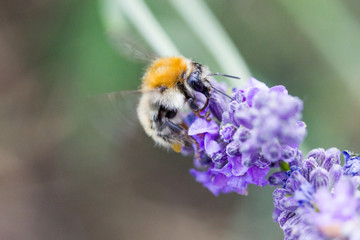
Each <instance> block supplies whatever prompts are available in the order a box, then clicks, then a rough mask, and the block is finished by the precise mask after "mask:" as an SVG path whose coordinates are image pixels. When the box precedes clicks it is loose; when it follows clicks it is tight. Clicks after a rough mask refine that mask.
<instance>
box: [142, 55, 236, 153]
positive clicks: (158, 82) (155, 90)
mask: <svg viewBox="0 0 360 240" xmlns="http://www.w3.org/2000/svg"><path fill="white" fill-rule="evenodd" d="M214 75H222V76H226V77H233V76H230V75H226V74H220V73H211V72H210V71H209V69H208V67H206V66H204V65H201V64H199V63H196V62H194V61H192V60H190V59H188V58H185V57H182V56H174V57H164V58H158V59H157V60H155V61H153V62H152V63H151V64H150V66H149V67H148V68H147V70H146V71H145V74H144V76H143V78H142V85H141V89H140V92H141V94H142V95H141V97H140V101H139V104H138V107H137V115H138V118H139V120H140V123H141V125H142V126H143V128H144V130H145V132H146V134H147V135H149V136H150V137H151V138H153V139H154V141H155V142H156V143H157V144H159V145H161V146H164V147H166V148H170V147H172V149H173V150H174V151H175V152H180V150H181V147H182V146H184V145H185V143H186V142H188V143H195V142H194V140H193V139H192V138H191V137H189V136H188V135H187V125H186V124H185V123H184V122H183V117H184V114H185V112H186V111H187V110H189V109H190V110H191V111H193V112H194V114H195V115H197V116H200V112H201V111H203V110H204V109H205V108H206V107H207V106H208V104H209V99H210V97H211V95H212V93H213V91H214V90H215V91H218V92H220V93H222V94H224V95H226V94H225V93H223V92H221V91H219V90H218V89H216V88H214V87H213V86H212V84H211V81H210V80H211V78H212V76H214ZM234 78H237V77H234ZM197 93H201V94H203V95H204V96H205V97H206V101H205V103H204V104H203V106H198V104H199V103H198V101H197V100H198V99H196V94H197ZM207 116H208V113H207V114H205V115H204V116H200V117H204V118H206V117H207Z"/></svg>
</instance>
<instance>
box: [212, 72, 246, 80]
mask: <svg viewBox="0 0 360 240" xmlns="http://www.w3.org/2000/svg"><path fill="white" fill-rule="evenodd" d="M209 76H223V77H228V78H235V79H240V78H239V77H236V76H232V75H228V74H224V73H218V72H216V73H210V74H209Z"/></svg>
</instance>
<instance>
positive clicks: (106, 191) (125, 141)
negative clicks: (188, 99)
mask: <svg viewBox="0 0 360 240" xmlns="http://www.w3.org/2000/svg"><path fill="white" fill-rule="evenodd" d="M121 2H126V1H125V0H124V1H123V0H106V1H105V0H103V1H80V0H63V1H55V0H52V1H50V0H33V1H25V0H15V1H14V0H2V1H1V2H0V71H1V74H0V83H1V88H0V91H1V94H0V113H1V114H0V129H1V130H0V179H1V180H0V213H1V220H0V239H30V240H31V239H37V240H41V239H54V240H56V239H77V240H79V239H87V240H90V239H126V240H127V239H148V240H149V239H198V240H200V239H207V240H211V239H281V238H282V233H281V231H280V230H279V228H278V225H277V224H275V223H273V221H272V219H271V213H272V196H271V192H272V189H271V188H266V189H259V188H258V187H251V188H250V191H249V196H247V197H244V196H238V195H235V194H229V195H221V196H219V197H214V196H212V195H211V194H210V193H209V192H208V191H207V190H206V189H204V188H203V187H202V186H201V185H200V184H198V183H196V182H195V181H194V180H193V178H192V176H191V175H190V174H189V172H188V171H189V169H190V168H191V166H192V160H191V159H190V158H189V157H183V156H180V155H178V154H175V153H172V152H166V151H164V150H162V149H159V148H155V147H154V146H153V145H154V143H153V142H152V141H151V140H150V139H148V137H146V136H145V134H144V133H143V132H142V130H141V129H139V128H138V129H134V130H131V132H130V134H127V135H122V134H121V133H120V131H119V132H117V130H118V129H127V128H128V127H127V126H126V125H125V124H122V122H121V121H119V122H118V123H117V122H116V123H115V125H112V124H114V123H113V122H112V124H109V122H108V121H107V115H106V114H109V115H108V116H109V118H112V117H114V116H115V117H116V114H114V113H113V112H110V111H109V112H107V111H108V110H109V109H107V108H105V109H104V111H100V113H99V112H95V113H94V112H93V108H92V107H93V106H92V104H89V98H88V96H94V95H97V94H100V93H105V92H113V91H121V90H125V89H136V88H137V87H138V86H139V83H140V80H139V79H140V78H141V76H142V74H143V71H144V68H145V67H146V63H144V62H141V61H136V60H135V59H134V58H132V57H131V56H129V55H125V54H123V51H119V47H120V45H121V42H119V41H117V40H116V38H115V40H114V38H112V37H111V36H112V35H111V34H112V33H113V32H115V33H116V34H119V35H120V36H126V37H134V39H136V41H138V42H139V44H140V45H141V46H142V47H145V48H148V49H150V50H151V48H150V47H149V46H148V45H147V42H148V41H147V40H148V39H146V37H145V38H144V37H143V36H142V35H141V34H139V32H138V31H137V30H136V29H137V27H138V26H136V24H134V23H133V22H131V21H130V20H129V19H127V17H126V16H130V15H132V14H134V15H135V14H136V10H135V11H134V10H133V11H130V12H129V11H128V10H126V9H122V8H121V6H122V5H121V4H120V3H121ZM140 2H141V1H140ZM145 3H146V6H147V9H148V10H149V11H150V13H152V14H153V15H154V16H155V17H156V19H157V20H158V21H159V24H160V26H161V27H163V29H164V32H165V33H166V36H168V37H169V38H170V39H171V41H172V42H173V43H174V45H175V46H176V47H177V48H178V49H179V51H180V52H181V53H182V54H184V55H185V56H187V57H189V58H193V59H195V60H197V61H199V62H201V63H203V64H205V65H209V66H210V67H211V69H212V71H214V72H215V71H223V70H224V69H222V68H223V67H221V63H220V64H219V59H216V58H215V57H213V55H212V54H211V53H210V51H209V49H208V48H207V47H206V41H204V40H203V39H201V38H199V35H197V34H196V31H194V29H193V28H191V26H189V24H188V23H187V22H186V21H184V19H183V18H182V17H181V16H180V12H179V9H178V10H177V9H175V8H174V6H173V5H172V4H171V1H163V0H151V1H150V0H149V1H145ZM205 3H206V5H207V6H208V7H209V9H210V10H211V11H212V12H213V14H214V16H215V17H216V18H217V19H218V21H219V22H220V23H221V25H222V28H221V31H224V32H227V34H228V36H229V37H230V39H232V41H233V43H234V46H236V47H237V49H239V50H240V52H241V54H242V56H243V58H244V59H245V61H246V63H247V65H248V66H249V68H250V71H251V73H252V75H253V76H254V77H256V78H258V79H259V80H262V81H264V82H266V83H267V84H268V85H277V84H283V85H285V86H286V87H287V89H288V90H289V93H290V94H291V95H294V96H299V97H300V98H301V99H302V100H303V101H304V112H303V118H304V121H305V122H306V123H307V128H308V136H307V138H306V145H307V147H309V148H317V147H323V148H329V147H332V146H336V147H338V148H340V149H341V150H343V149H349V150H353V151H355V152H356V151H360V147H359V143H360V130H359V128H358V123H359V122H360V111H359V108H360V96H359V93H358V92H359V85H360V82H359V75H360V70H359V65H360V64H359V63H360V44H359V43H360V11H359V10H360V3H359V2H358V1H355V0H344V1H336V0H317V1H310V0H304V1H290V0H275V1H266V0H254V1H246V0H228V1H216V0H207V1H205ZM108 4H110V8H107V7H106V6H109V5H108ZM111 4H113V5H111ZM190 8H192V5H191V4H189V5H188V6H187V7H185V8H184V9H182V11H184V12H187V11H188V10H189V9H190ZM203 10H204V11H205V13H207V14H210V15H211V12H208V11H207V10H206V9H203ZM200 15H201V14H200V12H199V14H196V15H195V17H198V18H201V16H200ZM211 16H212V15H211ZM118 18H119V19H118ZM202 27H203V29H198V31H199V32H201V31H202V30H204V29H205V30H206V29H212V28H213V26H209V25H207V24H204V25H203V26H202ZM220 27H221V26H220ZM110 30H111V31H110ZM224 36H225V35H224ZM210 40H211V39H210V38H209V41H210ZM118 45H119V46H118ZM120 48H121V47H120ZM225 48H226V46H224V45H218V46H216V49H215V50H216V51H215V52H218V53H219V56H220V55H221V53H222V51H225V50H224V49H225ZM212 49H214V48H212ZM234 54H235V53H234ZM230 55H231V54H230ZM229 64H230V63H229ZM242 67H243V66H239V69H240V68H242ZM239 71H240V70H239ZM229 74H232V73H229ZM239 74H240V75H241V74H242V73H241V72H240V73H239ZM239 84H240V83H239ZM89 113H90V114H89ZM99 114H101V116H100V117H99V118H98V119H97V121H95V124H94V121H92V119H91V118H92V117H94V115H95V116H99ZM109 121H110V122H111V121H112V120H111V119H110V120H109ZM96 125H98V126H96ZM113 127H114V130H113V131H112V129H113ZM99 129H100V131H99ZM104 129H105V130H104ZM109 133H111V134H109ZM129 135H130V137H128V136H129Z"/></svg>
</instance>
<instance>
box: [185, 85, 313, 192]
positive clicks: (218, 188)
mask: <svg viewBox="0 0 360 240" xmlns="http://www.w3.org/2000/svg"><path fill="white" fill-rule="evenodd" d="M212 85H213V86H215V87H216V88H217V89H220V90H221V91H223V92H226V86H225V85H224V84H222V85H220V84H219V83H217V82H215V81H213V82H212ZM302 107H303V105H302V101H301V100H300V99H299V98H296V97H292V96H290V95H288V92H287V90H286V88H285V87H284V86H275V87H272V88H269V87H267V86H266V85H265V84H264V83H261V82H259V81H258V80H256V79H254V78H251V79H250V80H249V81H248V83H247V84H246V86H245V87H244V88H241V89H236V88H235V89H233V90H232V94H231V99H230V98H227V97H226V96H224V95H222V94H219V93H218V92H216V91H214V92H213V93H212V95H211V99H210V103H209V107H208V109H206V110H205V111H204V112H203V113H201V114H202V115H204V114H205V112H206V111H210V115H209V117H208V118H207V119H205V118H203V117H198V116H196V117H195V120H194V121H193V122H192V123H191V124H190V126H189V130H188V135H189V136H191V137H192V138H193V139H195V140H196V141H197V144H194V149H195V151H196V153H195V156H197V159H195V160H194V162H195V166H196V168H197V170H196V169H192V170H191V173H192V175H194V177H195V178H196V179H197V181H198V182H201V183H202V184H203V185H204V186H205V187H206V188H208V189H209V190H210V191H211V192H212V193H214V194H215V195H218V194H219V193H221V192H222V193H228V192H237V193H239V194H247V186H248V185H249V184H256V185H259V186H262V187H263V186H265V185H266V184H267V183H268V180H267V178H266V177H267V174H268V172H269V170H270V168H271V167H278V166H279V163H280V162H281V161H283V162H286V163H287V164H289V165H294V164H295V165H296V164H297V162H298V159H299V151H298V146H299V145H300V144H301V142H302V141H303V139H304V137H305V135H306V129H305V124H304V123H303V122H301V111H302ZM275 180H277V179H274V181H275ZM272 184H274V183H272Z"/></svg>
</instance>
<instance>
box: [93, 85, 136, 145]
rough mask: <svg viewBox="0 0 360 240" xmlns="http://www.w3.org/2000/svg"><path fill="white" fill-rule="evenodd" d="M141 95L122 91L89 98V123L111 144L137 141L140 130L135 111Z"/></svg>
mask: <svg viewBox="0 0 360 240" xmlns="http://www.w3.org/2000/svg"><path fill="white" fill-rule="evenodd" d="M141 93H142V92H141V91H139V90H135V91H122V92H112V93H106V94H101V95H96V96H91V97H89V104H90V113H91V116H90V122H91V123H92V125H93V126H94V128H95V130H96V132H98V133H99V134H100V135H101V136H103V137H104V138H105V139H107V140H110V141H111V142H119V141H122V140H125V139H131V140H136V141H139V139H141V138H139V137H138V136H139V134H140V133H141V131H142V129H141V125H140V123H139V120H138V118H137V112H136V109H137V104H138V102H139V97H140V96H141Z"/></svg>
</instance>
